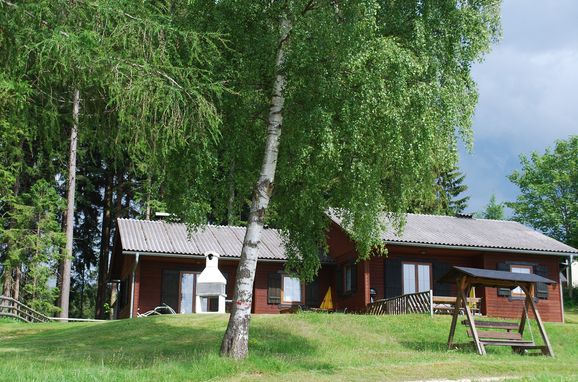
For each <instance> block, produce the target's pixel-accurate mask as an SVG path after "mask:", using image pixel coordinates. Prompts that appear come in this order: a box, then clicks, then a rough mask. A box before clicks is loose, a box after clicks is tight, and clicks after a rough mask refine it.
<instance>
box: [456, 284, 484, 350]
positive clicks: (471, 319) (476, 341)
mask: <svg viewBox="0 0 578 382" xmlns="http://www.w3.org/2000/svg"><path fill="white" fill-rule="evenodd" d="M470 288H471V286H470V285H467V286H466V285H464V287H462V288H461V289H460V290H459V293H460V295H461V296H462V301H463V304H464V309H465V311H466V316H467V317H468V322H469V324H470V329H471V330H472V336H473V337H474V344H475V345H476V350H477V351H478V354H479V355H485V354H486V349H485V348H484V345H483V344H482V343H481V342H480V337H479V336H478V330H477V329H476V323H475V322H474V316H473V315H472V312H471V311H470V307H469V306H468V299H467V297H466V296H467V294H469V289H470ZM466 289H467V290H468V293H466ZM456 303H457V301H456ZM456 310H457V306H456Z"/></svg>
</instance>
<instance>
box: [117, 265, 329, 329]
mask: <svg viewBox="0 0 578 382" xmlns="http://www.w3.org/2000/svg"><path fill="white" fill-rule="evenodd" d="M126 259H128V261H126V262H125V263H124V267H123V274H124V275H126V276H127V277H128V279H129V281H130V277H131V272H130V271H131V269H132V265H133V264H134V257H133V256H130V255H128V256H126ZM237 264H238V262H237V261H236V260H226V259H225V260H223V259H221V260H219V269H220V270H221V272H222V273H223V274H226V276H227V287H226V292H227V299H231V298H232V297H233V291H234V288H235V285H234V282H235V275H236V271H237ZM283 266H284V264H283V263H281V262H259V263H258V264H257V271H256V274H255V284H254V294H253V313H266V314H267V313H279V312H280V311H281V310H283V309H287V308H288V307H291V305H288V304H268V303H267V292H268V285H267V282H268V275H269V273H270V272H282V271H283ZM204 268H205V260H204V259H182V258H169V257H155V256H141V257H140V260H139V265H138V267H137V275H136V283H135V300H134V305H133V307H134V315H135V316H136V314H137V313H144V312H147V311H149V310H151V309H154V308H155V307H157V306H159V305H160V304H161V290H162V278H163V272H164V271H165V270H178V271H184V272H186V271H190V272H201V271H202V270H203V269H204ZM333 274H334V269H333V267H332V266H328V267H324V268H322V269H321V270H320V272H319V296H320V299H321V300H322V299H323V297H324V296H325V293H326V292H327V289H328V288H329V286H330V285H331V281H332V276H333ZM127 288H128V291H127V292H128V293H129V294H130V283H128V284H127ZM302 292H303V293H302V296H303V303H305V304H306V303H307V301H305V286H303V287H302ZM173 308H174V309H175V310H177V309H178V307H176V306H175V307H173ZM129 314H130V308H129V305H127V306H126V307H125V308H124V309H123V310H122V311H121V312H119V318H128V317H129Z"/></svg>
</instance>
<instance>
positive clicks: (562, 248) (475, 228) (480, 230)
mask: <svg viewBox="0 0 578 382" xmlns="http://www.w3.org/2000/svg"><path fill="white" fill-rule="evenodd" d="M328 215H329V217H330V218H331V219H332V220H333V221H334V222H335V223H336V224H338V225H339V226H341V225H342V222H341V218H340V217H339V216H338V215H337V213H336V211H329V212H328ZM383 222H384V223H385V225H386V227H388V229H387V230H386V231H384V232H383V233H382V235H381V237H382V239H383V240H384V241H385V242H386V243H390V244H395V243H400V244H403V243H407V244H412V243H413V244H426V245H446V246H456V247H469V248H481V249H483V248H487V249H506V250H524V251H536V252H552V253H563V254H565V253H569V254H570V253H572V254H576V253H578V250H577V249H575V248H572V247H570V246H568V245H566V244H564V243H561V242H559V241H558V240H555V239H552V238H551V237H548V236H546V235H544V234H542V233H540V232H537V231H534V230H532V229H530V228H528V227H526V226H524V225H522V224H520V223H518V222H514V221H506V220H489V219H475V218H466V217H453V216H439V215H420V214H407V215H406V225H405V228H404V230H403V232H402V233H401V234H399V235H398V234H396V232H395V230H393V229H392V228H391V221H390V219H388V218H386V217H384V218H383Z"/></svg>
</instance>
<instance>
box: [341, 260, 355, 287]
mask: <svg viewBox="0 0 578 382" xmlns="http://www.w3.org/2000/svg"><path fill="white" fill-rule="evenodd" d="M353 272H354V270H353V265H351V264H350V265H346V266H345V267H344V268H343V274H344V276H345V280H344V281H345V283H344V284H345V289H344V292H345V293H346V294H347V293H351V292H353Z"/></svg>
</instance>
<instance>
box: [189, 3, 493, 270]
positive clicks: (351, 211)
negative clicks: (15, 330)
mask: <svg viewBox="0 0 578 382" xmlns="http://www.w3.org/2000/svg"><path fill="white" fill-rule="evenodd" d="M282 11H286V12H288V14H289V17H290V19H291V23H292V25H293V27H292V31H291V33H290V35H289V37H288V45H287V54H286V57H285V64H284V68H283V71H284V74H285V75H286V78H287V85H286V88H285V89H284V96H285V97H286V99H285V110H284V115H283V117H284V124H283V125H284V126H283V132H282V134H281V143H280V152H279V158H278V162H277V171H276V178H275V190H274V194H273V197H272V199H271V203H272V205H271V207H270V209H272V210H273V211H275V214H274V217H273V219H270V220H269V221H270V223H271V224H272V225H274V226H276V227H278V228H280V229H282V230H283V232H284V234H285V237H286V239H287V245H288V248H290V261H289V268H290V269H292V270H294V271H296V272H298V273H300V274H301V275H302V276H303V277H304V278H306V279H311V278H312V277H314V274H315V273H316V270H317V269H318V267H319V258H318V256H317V254H318V253H319V248H324V247H325V245H326V244H325V233H326V230H327V228H328V224H329V220H328V219H327V217H326V212H327V211H328V209H330V208H333V209H334V211H336V212H337V213H338V214H340V215H341V216H342V218H343V219H344V222H345V225H346V226H347V227H348V233H349V235H350V236H351V238H352V239H353V240H355V242H356V243H357V246H358V250H359V253H360V254H361V256H362V258H366V257H367V256H369V255H370V254H371V253H372V251H373V250H374V249H376V248H378V249H379V248H380V247H381V242H380V240H379V232H381V230H382V229H383V228H384V227H383V226H382V223H381V221H380V219H379V217H380V216H381V215H382V214H383V213H390V214H391V215H392V216H393V217H394V218H395V219H394V220H395V221H396V222H397V224H395V226H394V227H385V228H387V229H398V228H400V227H401V226H402V224H403V218H402V216H401V215H400V214H401V213H403V212H405V211H406V210H407V209H408V206H409V204H410V202H411V201H412V200H415V199H416V196H417V195H422V196H423V195H424V194H427V193H431V194H433V193H435V192H436V190H435V187H434V185H435V176H436V174H435V171H433V169H435V168H449V167H451V166H452V165H454V164H455V163H456V162H457V150H456V147H457V141H458V139H461V140H462V141H463V142H465V143H466V145H471V119H472V115H473V112H474V107H475V103H476V101H477V91H476V86H475V84H474V82H473V80H472V78H471V74H470V67H471V64H472V63H473V62H476V61H477V60H480V59H481V58H482V57H483V55H484V54H485V53H486V52H488V51H489V49H490V47H491V44H492V43H493V42H495V41H496V39H497V38H498V37H499V33H500V26H499V1H494V0H479V1H448V0H438V1H428V2H423V1H362V2H341V1H338V2H318V1H279V2H273V3H270V2H263V3H260V2H251V3H250V4H248V3H245V2H239V1H221V2H217V3H214V4H211V5H207V6H206V7H205V8H204V9H203V10H202V12H203V14H204V15H205V16H206V15H208V16H207V17H206V19H205V21H203V22H201V24H200V25H202V26H203V27H204V28H206V29H207V30H210V31H214V32H216V31H219V32H222V33H224V34H225V36H226V38H227V40H228V46H229V47H230V49H231V52H227V53H225V56H224V57H225V59H226V60H228V61H226V64H225V65H226V66H227V67H228V70H229V72H228V73H229V74H230V75H231V78H232V80H231V82H230V85H231V88H232V90H233V94H231V95H227V96H226V97H224V99H225V100H224V101H223V102H222V103H221V104H220V106H221V110H222V115H223V121H224V125H223V127H222V129H223V136H224V137H225V138H226V139H225V141H226V143H224V144H223V146H221V149H222V152H220V153H219V163H220V164H222V165H223V167H224V168H223V169H222V170H221V171H222V174H223V175H222V178H221V179H227V178H228V177H230V178H232V179H233V180H232V183H233V185H234V187H235V195H249V194H250V193H251V189H252V187H253V184H254V183H253V182H254V181H255V180H254V179H256V178H257V174H258V169H259V164H260V163H261V160H260V155H262V154H259V153H260V152H261V153H262V150H263V148H264V144H265V132H266V127H265V123H266V115H267V114H266V113H267V110H268V102H269V97H270V96H271V93H272V89H271V84H272V82H273V77H272V73H273V72H272V71H273V68H274V62H275V53H276V50H277V42H276V38H278V35H279V31H278V22H279V21H278V20H279V15H280V14H281V12H282ZM233 14H234V15H235V17H231V15H233ZM207 19H208V20H207ZM232 158H234V159H232ZM246 158H255V159H254V160H253V159H251V161H252V163H247V162H242V163H243V166H235V171H233V172H232V174H231V173H229V174H231V175H226V174H228V173H227V169H230V166H231V162H232V161H233V163H235V161H237V160H240V161H243V160H244V159H246ZM239 167H241V168H242V169H243V170H242V171H239V170H238V168H239ZM217 188H219V187H217ZM223 188H224V187H223ZM223 188H221V189H223ZM225 195H227V193H226V192H222V193H221V195H213V196H212V198H213V199H212V200H213V201H214V204H215V205H217V206H224V205H226V201H225ZM229 196H230V194H229ZM382 249H383V248H382ZM378 252H379V250H378Z"/></svg>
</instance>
